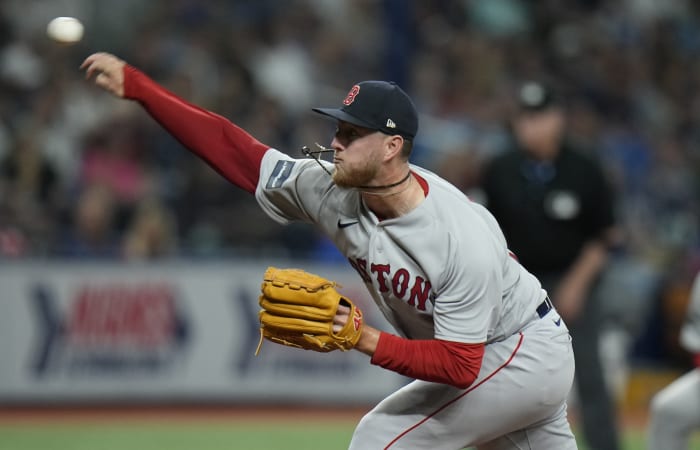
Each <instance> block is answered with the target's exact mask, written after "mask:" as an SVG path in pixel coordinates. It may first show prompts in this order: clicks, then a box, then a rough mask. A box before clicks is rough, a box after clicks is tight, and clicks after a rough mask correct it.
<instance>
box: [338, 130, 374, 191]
mask: <svg viewBox="0 0 700 450" xmlns="http://www.w3.org/2000/svg"><path fill="white" fill-rule="evenodd" d="M383 138H384V134H383V133H380V132H378V131H374V130H370V129H368V128H363V127H358V126H356V125H352V124H350V123H347V122H339V123H338V128H337V129H336V131H335V137H334V138H333V142H332V144H331V146H332V147H333V148H334V149H335V156H334V158H333V162H334V163H335V172H334V173H333V181H335V184H337V185H338V186H340V187H357V186H367V185H369V184H371V182H372V181H373V180H374V179H375V178H376V176H377V174H378V173H379V170H380V168H381V165H382V152H381V146H382V144H383Z"/></svg>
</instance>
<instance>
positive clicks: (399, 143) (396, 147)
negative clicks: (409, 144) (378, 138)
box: [384, 134, 403, 161]
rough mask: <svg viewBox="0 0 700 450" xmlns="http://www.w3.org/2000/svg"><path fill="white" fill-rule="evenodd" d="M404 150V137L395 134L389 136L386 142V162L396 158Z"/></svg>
mask: <svg viewBox="0 0 700 450" xmlns="http://www.w3.org/2000/svg"><path fill="white" fill-rule="evenodd" d="M402 148H403V137H402V136H400V135H398V134H395V135H392V136H387V137H386V138H385V141H384V159H385V160H386V161H388V160H390V159H393V158H396V157H397V156H398V155H399V154H400V153H401V149H402Z"/></svg>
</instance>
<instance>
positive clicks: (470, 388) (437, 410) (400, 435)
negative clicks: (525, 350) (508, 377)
mask: <svg viewBox="0 0 700 450" xmlns="http://www.w3.org/2000/svg"><path fill="white" fill-rule="evenodd" d="M519 334H520V339H519V340H518V345H516V346H515V349H514V350H513V353H511V355H510V358H508V360H507V361H506V362H504V363H503V364H502V365H501V366H500V367H498V368H497V369H496V370H494V371H493V372H491V374H489V376H487V377H486V378H484V379H483V380H481V381H480V382H478V383H477V384H475V385H472V386H470V387H469V389H467V390H466V391H464V392H463V393H462V394H460V395H459V396H457V397H455V398H453V399H452V400H450V401H449V402H447V403H445V404H444V405H442V406H441V407H439V408H438V409H436V410H435V411H434V412H433V413H431V414H429V415H427V416H426V417H425V418H423V419H422V420H421V421H420V422H418V423H417V424H415V425H413V426H412V427H410V428H408V429H407V430H405V431H404V432H403V433H401V434H399V435H398V436H396V437H395V438H394V440H393V441H391V442H389V444H388V445H387V446H386V447H384V450H388V449H389V448H390V447H391V446H392V445H394V444H396V443H397V442H398V441H399V439H401V438H402V437H404V436H406V435H407V434H408V433H410V432H411V431H413V430H415V429H416V428H418V427H419V426H421V425H423V424H424V423H425V422H427V421H428V420H429V419H431V418H432V417H434V416H436V415H437V414H439V413H440V412H441V411H443V410H444V409H446V408H447V407H448V406H450V405H452V404H453V403H454V402H456V401H457V400H460V399H462V398H463V397H464V396H465V395H467V394H468V393H470V392H471V391H473V390H474V389H476V388H478V387H479V386H481V385H482V384H484V383H486V382H487V381H488V380H490V379H491V378H493V377H494V376H495V375H496V374H497V373H498V372H500V371H501V369H503V368H504V367H506V366H507V365H508V364H510V362H511V361H512V360H513V358H515V354H516V353H518V350H520V346H521V345H522V343H523V338H524V336H523V333H519Z"/></svg>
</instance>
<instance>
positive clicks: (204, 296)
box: [0, 261, 407, 405]
mask: <svg viewBox="0 0 700 450" xmlns="http://www.w3.org/2000/svg"><path fill="white" fill-rule="evenodd" d="M270 264H271V265H276V266H278V267H288V266H290V263H289V262H286V261H265V263H264V264H263V263H261V262H260V261H226V262H221V263H198V262H181V263H169V264H165V265H138V264H136V265H122V264H110V263H79V264H70V263H65V262H56V263H36V264H34V263H32V264H12V265H2V266H0V336H1V338H0V403H2V404H6V405H8V404H31V403H41V404H46V403H57V404H61V403H86V402H87V403H114V402H127V403H164V402H168V403H178V402H183V403H207V402H212V403H221V402H223V403H245V404H250V403H254V404H255V403H259V404H265V403H269V402H270V401H271V399H275V400H276V401H278V402H279V401H282V402H288V403H305V404H312V405H313V404H318V405H329V404H366V403H374V402H376V401H378V400H379V399H381V398H383V397H384V396H385V395H386V394H387V393H389V392H391V391H393V390H395V389H396V388H397V387H400V386H401V385H403V384H404V383H405V382H406V381H407V379H405V378H403V377H401V376H399V375H396V374H394V373H392V372H389V371H386V370H383V369H380V368H378V367H375V366H372V365H371V364H370V363H369V361H368V358H367V357H366V356H365V355H362V354H360V353H359V352H347V353H342V352H332V353H325V354H324V353H316V352H309V351H304V350H298V349H292V348H287V347H283V346H280V345H276V344H273V343H270V342H267V341H266V342H264V344H263V346H262V349H261V352H260V355H259V356H257V357H256V356H255V349H256V347H257V345H258V341H259V337H260V333H259V329H258V321H257V312H258V302H257V299H258V293H259V291H260V282H261V278H262V274H263V273H264V271H265V269H266V268H267V266H268V265H270ZM298 264H299V263H296V264H294V265H295V266H297V265H298ZM303 268H304V269H306V270H309V271H311V272H314V273H317V274H320V275H323V276H326V277H328V278H331V279H335V280H337V281H338V282H339V283H340V284H341V285H342V287H341V288H340V290H341V292H343V293H344V294H345V295H348V296H349V297H350V298H353V299H355V300H356V301H357V303H358V305H359V306H360V307H361V308H362V309H363V311H364V312H365V316H366V321H367V322H368V323H371V324H373V325H378V326H379V327H380V328H385V329H389V327H388V325H387V323H386V322H385V321H384V319H383V318H382V317H381V316H380V315H379V313H378V312H377V310H376V308H375V307H374V306H373V305H372V304H371V299H370V297H369V294H368V293H367V292H366V290H365V288H364V285H363V284H362V281H361V279H360V277H359V276H358V275H357V274H356V273H355V272H354V271H353V269H352V268H351V267H349V266H347V267H335V266H319V265H316V266H314V265H308V266H307V265H305V266H304V267H303Z"/></svg>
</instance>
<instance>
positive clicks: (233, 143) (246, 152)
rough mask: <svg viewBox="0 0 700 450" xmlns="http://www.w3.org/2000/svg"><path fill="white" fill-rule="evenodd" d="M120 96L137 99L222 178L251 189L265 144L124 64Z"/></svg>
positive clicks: (258, 172) (254, 184)
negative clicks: (122, 91)
mask: <svg viewBox="0 0 700 450" xmlns="http://www.w3.org/2000/svg"><path fill="white" fill-rule="evenodd" d="M124 96H125V97H126V98H130V99H133V100H137V101H138V102H139V103H141V105H142V106H143V107H144V108H145V109H146V111H147V112H148V113H149V114H150V115H151V116H152V117H153V118H154V119H155V120H156V121H157V122H158V123H159V124H160V125H161V126H162V127H163V128H165V130H167V131H168V132H169V133H170V134H172V135H173V136H174V137H175V138H176V139H177V140H178V141H180V143H182V145H184V146H185V147H187V148H188V149H189V150H191V151H192V152H194V153H195V154H197V155H198V156H199V157H201V158H202V159H204V160H205V161H206V162H207V163H208V164H209V165H210V166H212V167H213V168H214V169H215V170H216V171H217V172H219V173H220V174H221V175H222V176H224V177H225V178H226V179H228V180H229V181H231V182H232V183H234V184H235V185H237V186H238V187H240V188H242V189H245V190H246V191H248V192H250V193H254V192H255V189H256V186H257V183H258V178H259V177H260V163H261V161H262V157H263V155H264V154H265V152H266V151H267V150H268V148H269V147H268V146H266V145H264V144H262V143H260V142H259V141H257V140H256V139H255V138H253V137H252V136H251V135H250V134H248V133H247V132H245V131H244V130H243V129H241V128H239V127H237V126H236V125H234V124H233V123H231V122H230V121H229V120H227V119H226V118H224V117H222V116H219V115H217V114H214V113H212V112H210V111H207V110H204V109H202V108H200V107H198V106H196V105H193V104H190V103H188V102H186V101H184V100H183V99H180V98H179V97H177V96H176V95H174V94H172V93H171V92H169V91H167V90H166V89H164V88H163V87H161V86H159V85H158V84H156V83H155V82H154V81H153V80H151V79H150V78H148V77H147V76H146V75H144V74H143V73H141V72H140V71H138V70H137V69H135V68H134V67H132V66H128V65H127V66H125V67H124Z"/></svg>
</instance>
